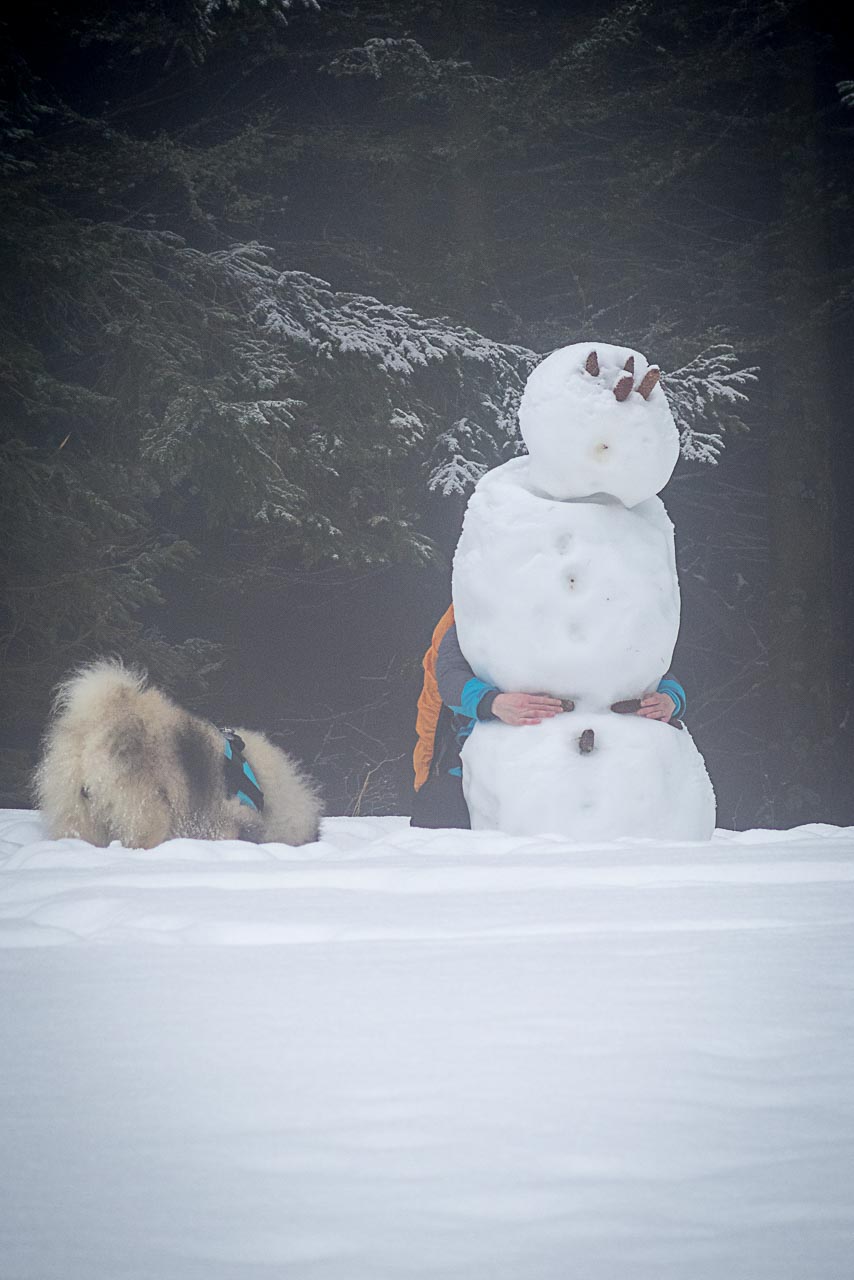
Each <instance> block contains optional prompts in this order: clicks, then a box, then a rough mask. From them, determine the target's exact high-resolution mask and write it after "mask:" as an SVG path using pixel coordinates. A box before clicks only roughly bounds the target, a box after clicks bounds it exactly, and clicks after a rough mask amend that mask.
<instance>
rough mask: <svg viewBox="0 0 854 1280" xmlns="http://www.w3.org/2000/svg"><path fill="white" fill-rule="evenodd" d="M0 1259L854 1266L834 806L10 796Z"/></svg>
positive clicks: (853, 965)
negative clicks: (540, 819) (576, 838)
mask: <svg viewBox="0 0 854 1280" xmlns="http://www.w3.org/2000/svg"><path fill="white" fill-rule="evenodd" d="M0 943H2V947H3V949H2V950H0V983H2V988H0V997H2V1009H3V1015H2V1018H3V1020H2V1035H1V1036H0V1097H2V1103H0V1133H2V1154H0V1275H2V1277H3V1280H60V1278H61V1280H267V1278H268V1277H269V1278H271V1280H272V1278H273V1277H275V1278H276V1280H280V1278H281V1280H407V1278H409V1277H412V1278H415V1277H447V1278H448V1280H766V1278H767V1280H772V1278H773V1280H850V1278H851V1276H852V1275H854V1262H852V1258H854V829H839V828H834V827H827V826H812V827H802V828H799V829H797V830H794V831H789V832H765V831H753V832H745V833H741V834H733V833H727V832H719V833H718V835H717V836H716V837H715V839H714V841H713V842H712V843H711V844H710V845H676V844H671V845H661V844H658V843H654V842H639V843H632V842H624V843H621V844H612V845H600V846H586V847H585V846H571V845H568V844H566V843H563V842H561V841H559V840H557V839H549V838H540V839H536V840H533V839H519V838H511V837H508V836H500V835H495V834H492V833H489V832H476V833H471V832H425V831H420V832H419V831H411V830H410V829H409V827H408V826H407V825H406V821H405V820H404V819H401V818H383V819H344V818H338V819H331V820H329V821H327V823H326V824H325V828H324V839H323V840H322V842H321V843H319V844H316V845H312V846H309V847H306V848H303V849H290V848H287V847H285V846H281V845H278V846H274V845H270V846H262V847H255V846H251V845H245V844H238V843H217V844H214V843H202V842H193V841H187V840H175V841H172V842H170V843H168V844H165V845H163V846H162V847H160V848H159V849H155V850H152V851H149V852H130V851H127V850H124V849H121V848H119V847H117V846H114V847H113V848H110V849H108V850H99V849H93V848H91V847H90V846H88V845H84V844H82V843H81V842H79V841H73V840H68V841H63V842H61V843H50V842H48V841H46V840H44V838H43V835H42V832H41V831H40V828H39V824H38V818H37V816H36V815H35V814H32V813H28V812H24V811H20V812H19V811H15V812H11V811H7V812H5V813H2V814H0Z"/></svg>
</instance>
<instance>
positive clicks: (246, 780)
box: [220, 729, 264, 813]
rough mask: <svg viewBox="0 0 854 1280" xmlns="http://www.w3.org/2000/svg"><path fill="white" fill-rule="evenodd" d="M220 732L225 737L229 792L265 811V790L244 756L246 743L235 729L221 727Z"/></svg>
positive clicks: (260, 811)
mask: <svg viewBox="0 0 854 1280" xmlns="http://www.w3.org/2000/svg"><path fill="white" fill-rule="evenodd" d="M220 733H221V734H222V736H223V738H224V739H225V759H224V761H223V770H224V773H225V786H226V790H227V791H228V794H229V795H230V796H237V798H238V800H239V801H240V803H241V804H245V805H248V806H249V808H250V809H257V811H258V812H259V813H263V811H264V792H263V791H262V790H261V788H260V786H259V785H258V779H257V778H256V777H255V774H254V773H253V771H252V766H251V765H250V763H249V761H248V760H245V759H244V758H243V752H244V750H245V748H246V743H245V742H244V741H243V739H242V738H241V736H240V734H239V733H235V731H234V730H233V729H220Z"/></svg>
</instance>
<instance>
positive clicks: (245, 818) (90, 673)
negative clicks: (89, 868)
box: [34, 660, 321, 849]
mask: <svg viewBox="0 0 854 1280" xmlns="http://www.w3.org/2000/svg"><path fill="white" fill-rule="evenodd" d="M236 732H237V733H238V734H239V735H240V737H241V738H242V739H243V741H244V743H245V753H244V754H245V759H246V760H247V761H248V762H249V764H250V765H251V767H252V769H253V771H254V773H255V776H256V777H257V779H258V783H259V785H260V787H261V790H262V791H263V793H264V809H263V811H262V812H260V813H259V812H258V811H257V810H255V809H253V808H250V807H249V806H248V805H245V804H241V802H240V801H239V800H238V798H237V796H229V795H228V792H227V790H226V785H225V780H224V774H223V762H224V758H225V755H224V742H223V736H222V734H221V733H220V732H219V730H217V729H216V728H214V726H213V725H212V724H209V723H208V722H207V721H205V720H202V719H200V718H199V717H198V716H195V715H192V714H191V713H190V712H188V711H184V710H183V709H182V708H181V707H179V706H177V705H176V703H174V702H173V701H172V700H171V699H170V698H168V697H167V696H166V694H164V693H161V692H160V690H159V689H154V688H151V687H149V686H148V685H147V680H146V677H145V676H144V675H143V674H141V673H140V672H138V671H133V670H130V669H128V668H126V667H124V666H122V664H121V663H120V662H112V661H106V660H104V661H100V662H95V663H92V664H91V665H90V666H87V667H84V668H82V669H81V670H80V671H78V672H76V673H75V674H74V675H72V676H71V677H70V678H69V679H67V680H66V681H65V682H64V683H63V684H61V685H60V686H59V690H58V693H57V697H56V701H55V704H54V717H53V720H52V721H51V723H50V725H49V727H48V730H47V733H46V735H45V740H44V750H43V753H42V758H41V762H40V764H39V766H38V768H37V770H36V774H35V779H34V790H35V798H36V802H37V804H38V806H39V808H40V809H41V811H42V815H43V817H44V819H45V821H46V823H47V827H48V831H49V833H50V835H51V837H52V838H53V839H61V838H63V837H65V836H74V837H77V838H79V839H81V840H88V841H89V843H90V844H94V845H100V846H102V847H104V846H106V845H108V844H109V843H110V841H111V840H118V841H120V843H121V844H123V845H124V846H125V847H127V848H131V849H151V848H153V847H154V846H155V845H158V844H161V843H162V842H163V841H164V840H170V839H173V838H174V837H176V836H188V837H191V838H195V839H202V840H251V841H254V842H255V843H256V844H258V843H266V842H271V843H272V842H281V843H283V844H291V845H299V844H306V843H308V842H310V841H312V840H316V839H317V835H318V828H319V823H320V815H321V804H320V800H319V798H318V795H317V792H316V791H315V789H314V787H313V785H312V783H311V782H310V781H309V780H308V779H307V778H306V777H305V776H304V775H303V773H302V772H301V771H300V769H299V767H298V765H297V764H296V762H295V761H294V760H293V759H292V758H291V757H290V756H289V755H287V754H286V753H285V752H284V751H282V750H280V748H279V747H277V746H274V744H273V743H272V742H270V741H269V739H268V738H266V737H265V736H264V734H263V733H258V732H256V731H254V730H251V729H237V730H236Z"/></svg>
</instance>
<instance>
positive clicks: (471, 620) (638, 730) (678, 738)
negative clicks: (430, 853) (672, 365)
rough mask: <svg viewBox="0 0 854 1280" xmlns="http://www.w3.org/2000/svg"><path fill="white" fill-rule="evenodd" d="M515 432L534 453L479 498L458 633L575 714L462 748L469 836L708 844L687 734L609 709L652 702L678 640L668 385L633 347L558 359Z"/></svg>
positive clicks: (486, 484) (499, 730)
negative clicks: (568, 703) (587, 743)
mask: <svg viewBox="0 0 854 1280" xmlns="http://www.w3.org/2000/svg"><path fill="white" fill-rule="evenodd" d="M519 418H520V425H521V429H522V434H523V436H524V439H525V442H526V444H527V446H528V450H529V456H528V457H522V458H515V459H513V460H512V461H510V462H507V463H505V464H504V465H503V466H500V467H497V468H495V470H493V471H491V472H488V473H487V474H486V475H485V476H484V477H483V478H482V479H481V481H480V482H479V484H478V485H477V487H476V489H475V491H474V493H473V494H472V497H471V499H470V501H469V505H468V509H467V512H466V516H465V520H464V523H463V530H462V534H461V537H460V541H459V544H458V546H457V551H456V555H455V558H454V575H453V597H454V608H455V616H456V623H457V631H458V636H459V641H460V645H461V648H462V650H463V653H464V654H465V655H466V658H467V659H468V661H469V663H470V664H471V666H472V667H473V669H474V671H475V672H476V673H477V675H478V676H480V677H481V678H482V679H485V680H488V681H490V682H491V683H493V684H495V685H496V686H498V688H500V689H502V690H506V691H523V692H529V693H534V692H537V693H549V694H552V695H554V696H556V697H560V698H567V699H572V700H573V701H574V702H575V704H576V710H575V711H574V712H572V713H568V714H564V715H561V716H558V717H556V718H555V720H554V721H546V722H544V723H543V724H541V725H538V726H529V727H525V728H510V727H508V726H506V725H502V724H499V723H484V724H479V725H477V726H476V728H475V731H474V733H473V734H472V735H471V737H470V738H469V740H468V742H467V744H466V746H465V748H464V751H463V778H464V785H465V791H466V798H467V800H468V803H469V809H470V811H471V814H472V825H473V826H475V827H495V828H498V829H501V830H506V831H512V832H515V833H520V834H523V833H534V832H537V831H544V830H553V831H557V832H559V833H560V834H564V835H567V836H570V837H572V838H584V839H600V840H607V839H612V838H614V837H615V836H619V835H647V836H648V835H661V836H664V837H667V838H676V839H706V838H708V837H709V836H710V835H711V833H712V829H713V827H714V797H713V793H712V790H711V784H710V783H709V781H708V776H707V775H706V772H705V768H704V766H703V763H702V758H701V757H700V755H699V753H698V752H697V750H696V748H695V747H694V745H693V742H692V741H691V739H690V736H689V735H688V733H687V732H685V731H682V732H677V731H676V730H674V729H673V728H671V727H669V726H667V725H663V724H660V723H656V722H652V721H647V720H638V719H637V718H636V717H623V716H618V715H616V714H614V713H611V712H610V710H609V708H610V707H611V705H612V704H613V703H615V702H620V701H622V700H624V699H629V698H638V697H641V696H642V695H644V694H646V693H649V692H652V691H653V690H654V689H655V688H656V687H657V685H658V681H659V680H660V679H661V677H662V676H663V675H664V674H665V672H666V671H667V669H668V667H669V665H670V660H671V657H672V655H673V648H674V645H675V643H676V638H677V634H678V631H679V611H680V603H679V584H678V580H677V576H676V561H675V553H674V544H673V526H672V524H671V522H670V520H669V518H668V516H667V512H666V511H665V509H664V505H663V503H662V502H661V500H660V499H659V498H658V497H656V494H657V493H658V491H659V489H661V488H663V487H664V485H665V484H666V483H667V480H668V479H669V478H670V475H671V473H672V470H673V467H674V466H675V463H676V459H677V457H678V452H679V439H678V432H677V430H676V426H675V423H674V421H673V417H672V415H671V413H670V409H669V406H668V404H667V399H666V397H665V395H664V392H663V390H662V389H661V387H660V386H659V385H658V371H657V369H656V368H655V366H650V365H649V363H648V361H647V360H646V358H645V357H644V356H643V355H641V353H640V352H637V351H632V350H631V349H630V348H626V347H616V346H612V345H610V344H607V343H601V342H591V343H579V344H575V345H573V346H570V347H564V348H561V349H560V350H558V351H555V352H553V353H552V354H551V355H550V356H548V357H547V358H546V359H545V360H544V361H543V362H542V363H541V364H540V365H538V366H537V368H536V369H535V370H534V371H533V373H532V374H531V376H530V378H529V379H528V383H527V386H526V388H525V393H524V395H523V398H522V404H521V408H520V413H519ZM582 721H583V722H584V723H582ZM628 721H631V722H632V723H627V722H628ZM588 722H589V725H588ZM588 727H595V730H596V734H595V739H596V746H595V749H594V751H593V752H592V754H590V755H589V756H587V757H583V756H580V755H579V752H578V749H577V735H578V734H580V733H581V732H582V730H584V729H585V728H588ZM615 792H616V793H617V794H619V793H621V792H622V793H623V794H624V795H625V797H626V799H628V796H629V795H631V796H632V801H631V804H630V806H625V805H622V804H620V803H619V801H618V799H617V798H616V797H615V794H614V793H615ZM526 797H527V799H526ZM628 808H630V809H631V813H629V812H628V811H627V810H628Z"/></svg>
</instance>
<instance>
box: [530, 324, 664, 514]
mask: <svg viewBox="0 0 854 1280" xmlns="http://www.w3.org/2000/svg"><path fill="white" fill-rule="evenodd" d="M593 352H595V353H596V366H598V372H596V373H592V372H591V371H590V369H589V368H588V360H589V359H590V357H591V353H593ZM596 366H594V367H596ZM649 367H650V366H649V362H648V361H647V359H646V356H644V355H642V354H641V353H640V352H639V351H633V350H632V349H631V347H616V346H614V345H613V344H611V343H607V342H598V341H597V342H582V343H575V344H574V345H573V346H569V347H561V348H559V349H558V350H557V351H553V352H552V353H551V355H549V356H547V357H546V359H545V360H543V361H541V363H540V364H538V365H537V367H536V369H534V371H533V372H532V373H531V375H530V377H529V378H528V381H527V383H526V384H525V391H524V393H523V395H522V402H521V404H520V406H519V427H520V429H521V432H522V436H523V438H524V440H525V444H526V445H527V446H528V452H529V454H530V455H531V475H532V478H533V481H534V484H535V485H537V487H538V488H539V489H541V490H542V491H543V493H545V494H549V495H551V496H552V497H555V498H586V497H590V496H592V495H594V494H599V493H608V494H612V495H613V496H614V497H615V498H619V499H620V501H621V502H623V503H625V505H626V506H627V507H632V506H634V505H635V504H636V503H638V502H642V501H643V500H644V499H646V498H650V497H652V496H653V494H656V493H659V492H660V491H661V490H662V489H663V488H664V486H665V485H666V484H667V481H668V480H669V479H670V475H671V473H672V471H673V468H674V467H675V466H676V460H677V458H678V457H679V432H678V431H677V428H676V423H675V422H674V421H673V415H672V414H671V412H670V406H669V405H668V403H667V397H666V396H665V394H664V392H663V391H662V389H661V387H660V386H657V387H655V388H654V390H653V391H652V392H651V394H650V395H649V398H648V399H644V397H643V395H641V394H640V392H639V391H638V390H637V388H638V387H640V386H641V384H642V381H643V377H644V375H645V374H646V372H647V370H648V369H649ZM627 369H631V370H632V372H631V373H627ZM625 378H627V379H628V380H629V386H630V388H633V389H630V390H629V394H628V395H627V396H626V398H625V399H622V400H618V399H617V398H616V396H615V395H614V390H615V388H616V387H617V385H618V383H619V382H620V380H621V379H625Z"/></svg>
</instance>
